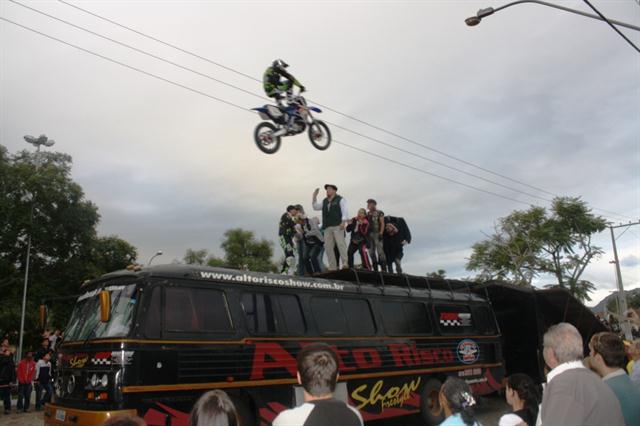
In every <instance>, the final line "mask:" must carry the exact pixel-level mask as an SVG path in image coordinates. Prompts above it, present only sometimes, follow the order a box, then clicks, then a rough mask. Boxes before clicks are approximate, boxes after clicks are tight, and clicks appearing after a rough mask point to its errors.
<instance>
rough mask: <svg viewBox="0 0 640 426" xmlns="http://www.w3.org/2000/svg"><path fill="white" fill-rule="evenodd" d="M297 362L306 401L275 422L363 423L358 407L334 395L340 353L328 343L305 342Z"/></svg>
mask: <svg viewBox="0 0 640 426" xmlns="http://www.w3.org/2000/svg"><path fill="white" fill-rule="evenodd" d="M296 363H297V368H298V372H297V377H298V383H299V384H301V385H302V388H303V393H304V404H302V405H301V406H299V407H296V408H292V409H290V410H285V411H283V412H281V413H280V414H278V417H276V418H275V420H274V421H273V423H272V425H273V426H327V425H340V426H363V422H362V416H361V415H360V413H359V412H358V410H356V409H355V408H353V407H350V406H349V405H347V404H346V403H345V402H343V401H340V400H338V399H335V398H334V397H333V393H334V392H335V389H336V382H337V380H338V357H337V356H336V354H335V352H334V351H333V350H332V349H331V348H330V347H329V346H328V345H326V344H324V343H312V344H310V345H307V346H305V347H304V348H303V349H302V350H301V351H300V353H299V354H298V357H297V359H296Z"/></svg>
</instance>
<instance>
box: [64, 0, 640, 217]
mask: <svg viewBox="0 0 640 426" xmlns="http://www.w3.org/2000/svg"><path fill="white" fill-rule="evenodd" d="M58 1H59V2H60V3H63V4H65V5H67V6H69V7H72V8H74V9H77V10H80V11H82V12H84V13H86V14H89V15H91V16H94V17H96V18H98V19H101V20H103V21H106V22H109V23H111V24H113V25H116V26H118V27H120V28H123V29H126V30H128V31H131V32H133V33H135V34H138V35H140V36H142V37H145V38H147V39H150V40H153V41H155V42H158V43H160V44H163V45H165V46H168V47H170V48H172V49H176V50H178V51H180V52H183V53H185V54H188V55H191V56H193V57H195V58H198V59H201V60H203V61H206V62H208V63H210V64H213V65H216V66H218V67H220V68H223V69H225V70H227V71H230V72H233V73H235V74H237V75H240V76H243V77H246V78H248V79H250V80H253V81H257V82H261V80H260V79H257V78H255V77H253V76H251V75H249V74H247V73H244V72H242V71H239V70H237V69H236V68H233V67H229V66H226V65H224V64H221V63H220V62H217V61H214V60H212V59H210V58H207V57H205V56H202V55H199V54H197V53H194V52H193V51H190V50H187V49H185V48H182V47H180V46H177V45H175V44H172V43H169V42H166V41H164V40H161V39H159V38H157V37H153V36H151V35H149V34H146V33H144V32H142V31H139V30H136V29H135V28H132V27H129V26H126V25H124V24H121V23H119V22H117V21H114V20H112V19H109V18H107V17H105V16H102V15H100V14H97V13H95V12H92V11H90V10H87V9H84V8H82V7H80V6H77V5H74V4H72V3H70V2H68V1H65V0H58ZM639 1H640V0H639ZM214 80H215V81H218V82H221V81H220V80H217V79H214ZM221 83H222V84H226V85H229V84H227V83H224V82H221ZM229 86H232V87H234V88H237V87H235V86H233V85H229ZM239 90H241V91H243V92H245V93H246V92H248V91H246V90H244V89H239ZM250 94H252V95H254V96H255V93H250ZM257 96H259V97H260V98H262V99H264V98H263V97H262V96H260V95H257ZM309 100H310V101H312V102H313V103H315V104H317V105H318V106H320V107H322V108H324V109H326V110H328V111H331V112H334V113H336V114H339V115H341V116H343V117H345V118H348V119H350V120H353V121H356V122H358V123H361V124H363V125H365V126H368V127H370V128H372V129H375V130H378V131H380V132H383V133H385V134H387V135H390V136H393V137H396V138H398V139H401V140H404V141H406V142H408V143H411V144H413V145H416V146H419V147H421V148H423V149H426V150H429V151H432V152H435V153H437V154H439V155H442V156H444V157H446V158H449V159H451V160H454V161H458V162H460V163H462V164H465V165H468V166H470V167H473V168H475V169H478V170H481V171H483V172H485V173H489V174H492V175H494V176H497V177H500V178H503V179H506V180H509V181H511V182H514V183H517V184H519V185H522V186H525V187H528V188H530V189H534V190H536V191H540V192H542V193H545V194H548V195H551V196H553V197H558V195H557V194H555V193H553V192H550V191H547V190H545V189H543V188H540V187H537V186H534V185H531V184H528V183H525V182H522V181H520V180H517V179H514V178H511V177H509V176H506V175H504V174H501V173H498V172H495V171H493V170H490V169H487V168H484V167H482V166H479V165H477V164H474V163H472V162H469V161H466V160H463V159H461V158H458V157H455V156H453V155H451V154H447V153H446V152H444V151H441V150H438V149H436V148H432V147H430V146H428V145H425V144H422V143H420V142H417V141H415V140H413V139H410V138H407V137H405V136H402V135H400V134H398V133H395V132H393V131H390V130H388V129H385V128H383V127H380V126H376V125H375V124H372V123H369V122H367V121H364V120H362V119H359V118H357V117H354V116H352V115H349V114H346V113H343V112H341V111H339V110H337V109H334V108H331V107H329V106H327V105H324V104H322V103H320V102H316V101H313V100H311V99H309ZM325 121H326V120H325ZM327 123H329V124H331V125H333V126H336V127H340V126H338V125H337V124H335V123H330V122H329V121H327ZM342 129H343V130H346V131H349V132H352V131H351V130H349V129H346V128H344V127H342ZM352 133H354V134H358V135H359V136H362V137H365V138H367V139H370V140H373V138H371V137H369V136H366V135H363V134H361V133H356V132H352ZM389 145H390V144H389ZM404 152H408V151H404ZM412 155H416V154H412ZM421 158H423V159H425V158H424V157H421ZM427 161H434V162H435V160H430V159H427ZM436 163H438V164H441V165H443V163H439V162H436ZM444 167H448V168H451V169H453V170H456V171H460V170H459V169H456V168H454V167H452V166H448V165H444ZM462 173H465V174H468V175H471V176H473V177H476V178H479V177H478V176H476V175H473V174H469V173H466V172H462ZM479 179H482V180H485V181H488V182H491V183H493V184H496V185H498V186H502V187H506V186H504V185H501V184H497V183H495V182H493V181H490V180H487V179H484V178H479ZM506 188H508V189H509V190H512V191H515V192H521V193H523V194H526V195H528V196H532V195H530V194H529V193H527V192H523V191H520V190H517V189H513V188H511V187H506ZM532 197H533V198H537V199H540V200H545V201H549V200H548V199H546V198H543V197H539V196H532ZM593 209H594V210H599V211H601V212H604V213H608V214H610V215H613V216H618V217H624V218H627V219H630V217H628V216H624V215H622V214H620V213H616V212H613V211H610V210H605V209H601V208H598V207H593Z"/></svg>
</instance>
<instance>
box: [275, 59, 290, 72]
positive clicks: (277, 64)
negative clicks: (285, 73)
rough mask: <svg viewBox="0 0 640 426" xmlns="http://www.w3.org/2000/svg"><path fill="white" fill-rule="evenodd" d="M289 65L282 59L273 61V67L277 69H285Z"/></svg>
mask: <svg viewBox="0 0 640 426" xmlns="http://www.w3.org/2000/svg"><path fill="white" fill-rule="evenodd" d="M288 66H289V64H287V63H286V62H285V61H283V60H282V59H276V60H275V61H273V67H274V68H278V69H281V70H283V69H285V68H287V67H288Z"/></svg>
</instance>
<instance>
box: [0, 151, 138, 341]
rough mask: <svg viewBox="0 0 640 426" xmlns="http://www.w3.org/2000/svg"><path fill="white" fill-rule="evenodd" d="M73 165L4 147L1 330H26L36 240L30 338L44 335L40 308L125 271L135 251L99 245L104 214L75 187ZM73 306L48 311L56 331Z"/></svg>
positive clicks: (0, 164)
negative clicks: (39, 322)
mask: <svg viewBox="0 0 640 426" xmlns="http://www.w3.org/2000/svg"><path fill="white" fill-rule="evenodd" d="M71 163H72V162H71V157H70V156H68V155H66V154H61V153H55V152H40V153H39V154H35V153H29V152H27V151H22V152H19V153H17V154H15V155H10V154H9V153H8V151H7V149H6V148H5V147H4V146H2V145H0V292H1V294H2V297H1V298H0V330H1V331H3V332H6V331H11V332H13V331H15V330H18V329H19V328H20V314H21V312H20V311H21V306H22V292H23V284H24V274H25V267H26V257H27V247H28V244H29V240H31V250H30V253H31V255H30V262H29V264H30V265H29V280H28V293H27V310H26V312H27V315H26V319H25V333H27V337H28V338H35V336H36V335H37V334H38V330H37V329H38V325H37V316H38V315H37V312H38V306H39V305H40V303H41V301H42V300H46V299H50V298H53V297H62V296H69V295H74V294H77V293H78V290H79V286H80V284H81V283H82V282H83V281H85V280H87V279H91V278H96V277H97V276H99V275H102V274H103V273H105V272H109V271H112V270H114V269H122V268H123V267H126V266H127V265H128V264H129V263H130V262H132V261H134V260H135V258H136V250H135V248H134V247H132V246H131V245H130V244H128V243H127V242H126V241H123V240H121V239H119V238H117V237H115V236H110V237H98V236H97V235H96V226H97V224H98V222H99V220H100V215H99V214H98V208H97V207H96V205H95V204H93V203H92V202H91V201H89V200H87V199H86V198H85V196H84V192H83V191H82V188H81V187H80V185H78V184H77V183H75V182H74V181H73V180H72V179H71ZM72 307H73V303H69V301H66V302H60V303H52V304H49V313H50V315H49V319H50V320H51V321H52V322H51V323H50V325H51V326H52V327H59V328H63V327H64V326H65V324H66V321H67V318H68V316H69V314H70V311H71V309H72Z"/></svg>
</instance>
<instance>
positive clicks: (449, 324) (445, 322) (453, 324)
mask: <svg viewBox="0 0 640 426" xmlns="http://www.w3.org/2000/svg"><path fill="white" fill-rule="evenodd" d="M440 324H441V325H444V326H445V327H459V326H461V325H462V322H460V320H457V319H455V320H443V319H441V320H440Z"/></svg>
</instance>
